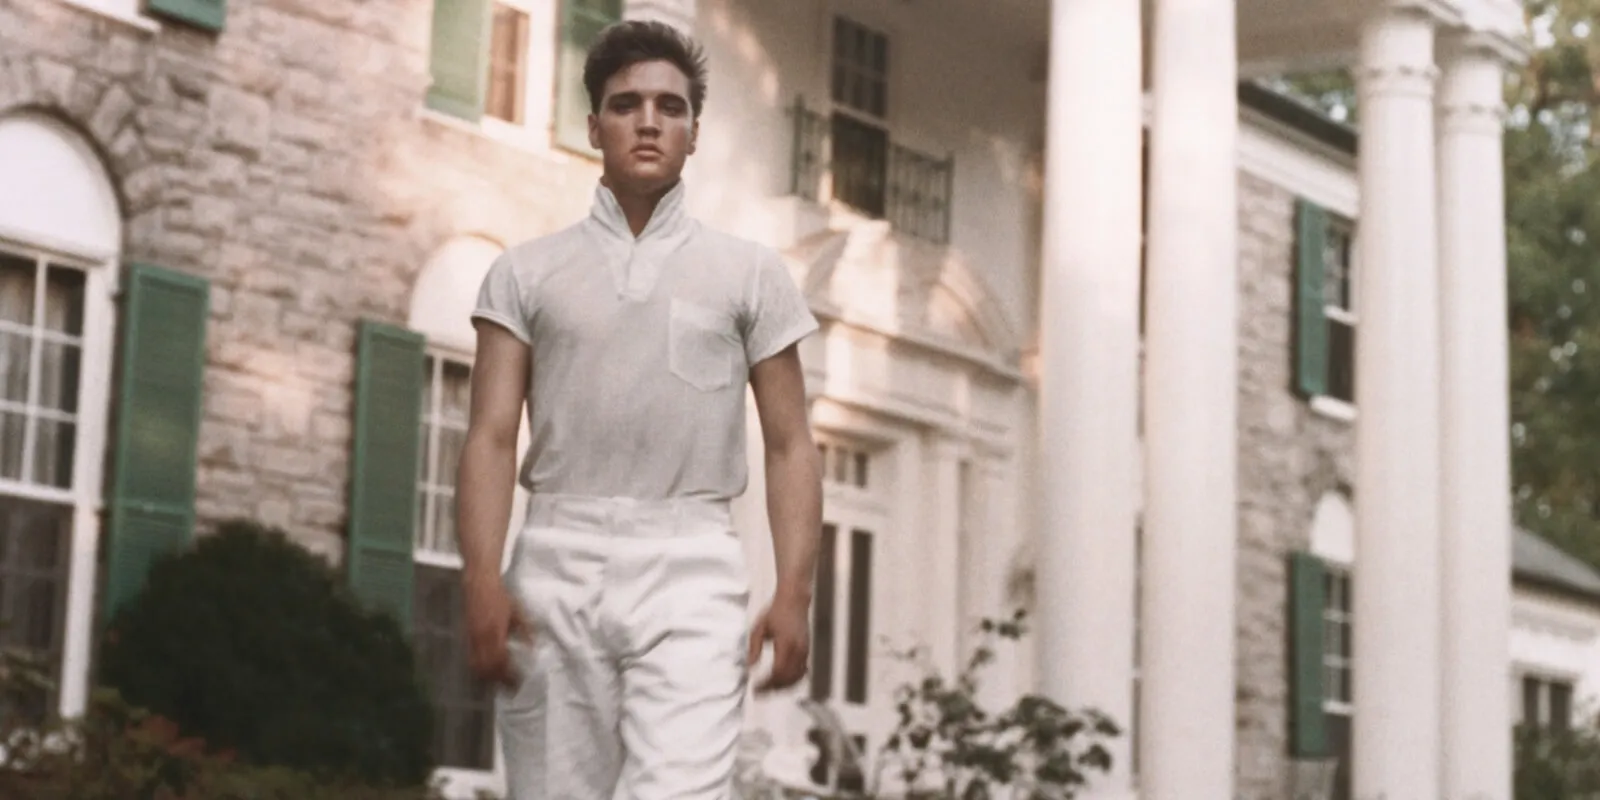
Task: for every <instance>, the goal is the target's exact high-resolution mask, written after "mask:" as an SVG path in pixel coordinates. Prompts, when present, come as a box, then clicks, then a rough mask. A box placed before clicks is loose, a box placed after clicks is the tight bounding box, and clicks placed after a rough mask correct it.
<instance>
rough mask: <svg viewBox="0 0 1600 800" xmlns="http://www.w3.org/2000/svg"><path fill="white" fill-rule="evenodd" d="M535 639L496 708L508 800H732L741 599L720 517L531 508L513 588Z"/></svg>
mask: <svg viewBox="0 0 1600 800" xmlns="http://www.w3.org/2000/svg"><path fill="white" fill-rule="evenodd" d="M506 582H507V586H508V587H509V589H510V592H511V594H512V596H513V597H514V598H515V600H516V602H518V603H519V604H520V605H521V606H522V608H523V610H524V612H525V613H526V614H527V616H528V619H529V621H530V622H532V623H533V627H534V629H535V633H534V640H533V644H532V645H531V646H529V645H526V644H521V643H513V644H512V645H511V654H512V659H513V663H514V664H515V665H516V668H517V670H518V672H519V675H520V677H521V682H520V684H519V685H518V686H517V688H515V689H514V690H510V689H503V690H501V692H500V693H499V695H498V696H497V698H496V714H497V717H498V723H499V727H500V734H501V742H502V746H503V747H504V750H505V763H506V778H507V788H508V790H509V792H510V794H509V796H508V800H668V799H669V798H670V800H702V799H703V800H728V799H729V798H732V797H733V796H734V794H733V775H734V757H735V752H736V748H737V745H738V740H739V734H740V731H741V723H742V719H743V704H744V698H745V692H746V686H747V682H748V680H749V677H748V670H747V668H746V665H745V657H746V643H747V642H748V636H749V634H748V618H747V615H746V608H747V603H748V600H749V587H748V582H747V577H746V573H745V564H744V550H743V547H742V546H741V544H740V541H739V537H738V536H737V534H735V533H734V531H733V529H732V525H731V524H730V521H729V515H728V506H727V504H726V503H709V502H703V501H684V500H671V501H650V502H646V501H636V500H628V499H624V498H595V497H577V496H570V495H567V496H562V495H537V496H535V497H534V498H533V500H532V502H531V503H530V506H529V513H528V518H527V522H526V524H525V525H524V526H523V528H522V530H521V532H520V533H519V535H518V537H517V540H516V542H515V543H514V548H513V555H512V560H511V564H510V567H509V569H508V570H507V573H506Z"/></svg>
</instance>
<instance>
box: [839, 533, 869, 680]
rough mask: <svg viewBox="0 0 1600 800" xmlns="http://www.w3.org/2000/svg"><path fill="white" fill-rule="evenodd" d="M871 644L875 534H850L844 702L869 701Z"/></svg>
mask: <svg viewBox="0 0 1600 800" xmlns="http://www.w3.org/2000/svg"><path fill="white" fill-rule="evenodd" d="M871 645H872V534H871V533H868V532H867V531H861V530H858V531H852V532H851V534H850V649H849V650H848V651H847V652H846V661H845V690H844V692H845V700H847V701H849V702H851V703H865V702H867V666H868V664H869V663H870V658H869V656H870V655H871V653H870V652H869V648H870V647H871Z"/></svg>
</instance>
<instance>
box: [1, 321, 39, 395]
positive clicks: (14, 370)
mask: <svg viewBox="0 0 1600 800" xmlns="http://www.w3.org/2000/svg"><path fill="white" fill-rule="evenodd" d="M32 343H33V340H32V339H31V338H29V337H27V336H24V335H22V334H20V333H9V332H6V331H0V400H10V401H12V402H14V403H26V402H27V401H28V370H29V367H28V359H29V357H30V354H29V350H30V345H31V344H32Z"/></svg>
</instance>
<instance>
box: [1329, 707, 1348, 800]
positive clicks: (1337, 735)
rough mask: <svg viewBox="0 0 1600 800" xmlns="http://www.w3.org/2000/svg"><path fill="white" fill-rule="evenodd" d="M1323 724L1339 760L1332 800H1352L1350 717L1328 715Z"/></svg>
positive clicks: (1330, 748)
mask: <svg viewBox="0 0 1600 800" xmlns="http://www.w3.org/2000/svg"><path fill="white" fill-rule="evenodd" d="M1323 724H1324V725H1325V726H1326V728H1327V731H1328V748H1329V750H1330V752H1331V754H1332V755H1333V757H1334V758H1336V759H1337V760H1338V765H1337V766H1336V767H1335V769H1334V772H1333V793H1332V800H1350V788H1351V787H1350V743H1351V737H1350V733H1351V731H1350V716H1349V715H1348V714H1326V715H1324V716H1323Z"/></svg>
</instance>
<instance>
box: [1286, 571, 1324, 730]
mask: <svg viewBox="0 0 1600 800" xmlns="http://www.w3.org/2000/svg"><path fill="white" fill-rule="evenodd" d="M1325 574H1326V570H1325V569H1324V567H1323V564H1322V560H1321V559H1319V558H1317V557H1316V556H1314V555H1311V554H1310V553H1295V554H1294V555H1292V556H1290V559H1289V684H1290V685H1289V696H1290V703H1289V714H1290V724H1289V749H1290V753H1291V754H1292V755H1293V756H1295V757H1296V758H1320V757H1323V756H1325V755H1327V754H1328V735H1327V730H1326V729H1325V726H1324V722H1323V711H1322V701H1323V697H1324V694H1323V686H1322V679H1323V652H1322V648H1323V631H1322V615H1323V613H1324V604H1325V602H1326V601H1325V598H1324V597H1323V594H1324V591H1325V588H1324V584H1323V581H1324V576H1325Z"/></svg>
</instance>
